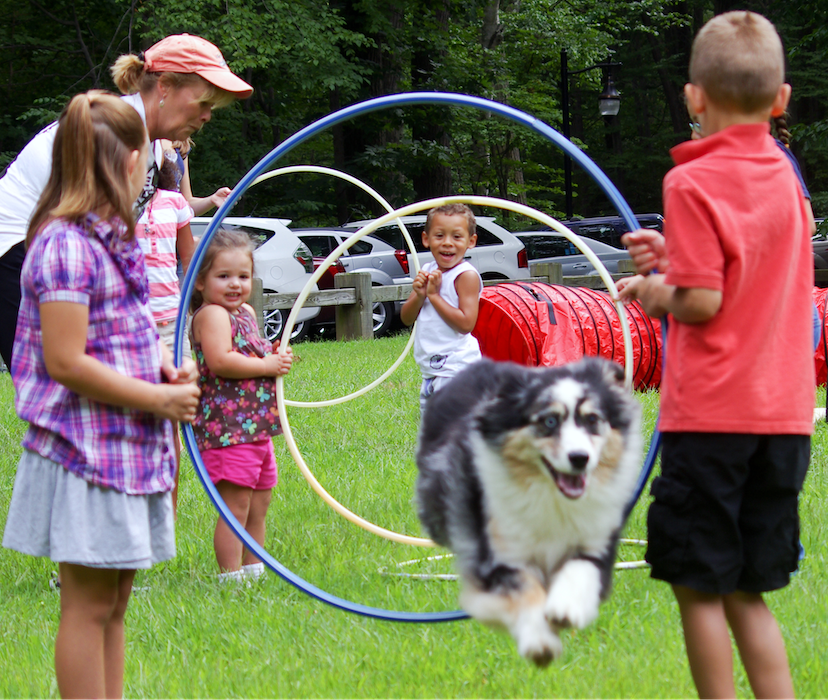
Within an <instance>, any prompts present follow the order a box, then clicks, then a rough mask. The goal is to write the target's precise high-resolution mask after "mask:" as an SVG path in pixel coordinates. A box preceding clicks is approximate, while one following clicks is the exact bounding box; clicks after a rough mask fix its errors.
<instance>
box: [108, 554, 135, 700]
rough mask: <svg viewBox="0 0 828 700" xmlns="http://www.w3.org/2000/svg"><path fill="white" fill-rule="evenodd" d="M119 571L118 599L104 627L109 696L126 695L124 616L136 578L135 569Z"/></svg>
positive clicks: (120, 696)
mask: <svg viewBox="0 0 828 700" xmlns="http://www.w3.org/2000/svg"><path fill="white" fill-rule="evenodd" d="M119 573H120V576H119V578H118V601H117V602H116V603H115V610H114V611H113V612H112V616H111V617H110V618H109V623H108V624H107V626H106V627H105V628H104V672H105V674H106V675H105V678H106V697H108V698H122V697H123V696H124V616H125V615H126V610H127V604H128V603H129V596H130V593H132V581H133V579H134V578H135V571H134V570H131V571H120V572H119Z"/></svg>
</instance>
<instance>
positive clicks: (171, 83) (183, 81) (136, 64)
mask: <svg viewBox="0 0 828 700" xmlns="http://www.w3.org/2000/svg"><path fill="white" fill-rule="evenodd" d="M109 72H110V73H111V74H112V80H113V81H115V85H116V86H117V87H118V89H119V90H120V91H121V93H122V94H124V95H134V94H135V93H136V92H137V93H140V94H141V95H149V94H150V93H152V92H154V91H155V88H156V85H157V84H158V83H159V82H160V83H161V84H162V85H166V86H167V87H169V88H170V89H172V90H180V89H181V88H183V87H187V86H189V85H199V86H201V87H203V88H205V89H206V91H207V92H206V93H205V94H204V98H203V99H204V101H205V102H209V103H210V104H212V105H213V106H214V107H226V106H227V105H229V104H230V103H232V102H233V101H234V100H235V99H236V95H234V94H233V93H232V92H227V90H222V89H221V88H220V87H217V86H215V85H213V84H212V83H209V82H207V81H206V80H204V78H202V77H201V76H199V75H196V74H195V73H172V72H170V71H165V72H163V73H149V72H147V70H146V64H145V63H144V61H143V59H142V58H141V57H140V56H136V55H135V54H125V55H123V56H119V57H118V58H117V59H116V61H115V63H113V64H112V68H110V69H109Z"/></svg>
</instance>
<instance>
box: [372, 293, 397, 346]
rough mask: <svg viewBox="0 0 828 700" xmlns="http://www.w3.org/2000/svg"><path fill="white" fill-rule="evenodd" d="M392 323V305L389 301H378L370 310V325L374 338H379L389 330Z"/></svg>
mask: <svg viewBox="0 0 828 700" xmlns="http://www.w3.org/2000/svg"><path fill="white" fill-rule="evenodd" d="M393 322H394V304H393V302H390V301H378V302H377V303H375V304H374V306H373V307H372V309H371V323H372V325H373V329H374V337H375V338H381V337H382V336H384V335H385V334H386V333H388V330H389V329H390V328H391V324H392V323H393Z"/></svg>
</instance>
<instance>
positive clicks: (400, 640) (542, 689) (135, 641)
mask: <svg viewBox="0 0 828 700" xmlns="http://www.w3.org/2000/svg"><path fill="white" fill-rule="evenodd" d="M405 341H406V336H405V335H401V336H396V337H392V338H385V339H382V340H377V341H357V342H351V343H334V342H317V343H305V344H301V345H298V346H296V348H295V352H296V354H297V355H298V356H299V357H300V358H301V359H300V361H298V362H296V363H295V364H294V369H293V370H292V372H291V374H290V375H289V378H288V380H287V382H286V387H287V390H286V393H287V397H288V398H290V399H298V400H319V399H328V398H333V397H335V396H341V395H343V394H346V393H350V392H351V391H354V390H355V389H358V388H360V387H362V386H363V385H365V384H367V383H368V382H369V381H371V380H372V379H373V378H374V377H376V376H378V375H379V374H380V373H381V372H382V371H383V370H384V369H385V368H386V367H388V366H389V365H390V364H391V363H392V362H393V361H394V359H395V358H396V357H397V355H398V354H399V353H400V351H401V350H402V348H403V346H404V344H405ZM419 384H420V379H419V373H418V370H417V368H416V367H415V366H414V363H413V360H411V359H410V358H408V359H407V360H406V361H405V362H404V363H403V365H402V366H401V367H400V368H399V369H398V370H397V372H396V373H395V374H394V375H392V376H391V378H390V379H388V380H387V381H386V382H384V383H383V384H382V385H380V386H379V387H378V388H376V389H374V390H373V391H371V392H369V393H368V394H367V395H366V396H364V397H361V398H359V399H356V400H354V401H351V402H349V403H347V404H345V405H342V406H335V407H330V408H318V409H317V408H314V409H305V408H291V409H289V418H290V421H291V425H292V426H293V430H294V434H295V436H296V439H297V442H298V444H299V447H300V449H301V450H302V451H303V454H304V455H305V459H306V461H307V462H308V465H309V466H310V468H311V469H312V470H313V472H314V473H315V475H316V477H317V478H318V479H319V481H320V482H321V483H322V485H323V486H324V487H325V488H326V489H327V490H328V491H329V492H330V493H331V494H332V495H333V496H334V497H335V498H336V499H337V500H339V501H340V502H342V503H343V504H344V505H346V506H347V507H348V508H350V509H351V510H353V511H354V512H356V513H357V514H358V515H361V516H362V517H364V518H366V519H368V520H370V521H372V522H375V523H377V524H379V525H382V526H383V527H386V528H388V529H391V530H395V531H397V532H403V533H406V534H411V535H422V532H421V530H420V527H419V523H418V521H417V518H416V515H415V512H414V508H413V504H412V494H413V484H414V480H415V476H416V466H415V464H414V459H413V449H414V444H415V435H416V427H417V420H418V412H419V410H418V401H417V396H418V391H419ZM639 398H640V399H641V401H642V403H643V404H644V407H645V416H646V431H647V434H648V435H649V433H650V432H651V430H652V424H653V421H654V420H655V415H656V412H657V403H658V396H657V394H643V395H639ZM818 400H819V402H820V405H824V402H825V392H824V390H821V391H820V393H819V399H818ZM24 429H25V425H24V424H23V423H22V422H21V421H20V420H19V419H17V417H16V416H15V413H14V406H13V389H12V385H11V381H10V379H9V376H8V374H3V375H0V529H2V527H3V526H4V525H5V519H6V513H7V510H8V502H9V498H10V497H11V491H12V484H13V481H14V473H15V466H16V463H17V460H18V458H19V456H20V451H21V448H20V440H21V438H22V436H23V432H24ZM826 450H828V427H827V426H826V424H824V423H823V424H820V425H818V426H817V429H816V434H815V436H814V441H813V459H812V465H811V471H810V474H809V476H808V479H807V481H806V484H805V489H804V492H803V494H802V498H801V514H802V520H803V532H802V541H803V544H804V546H805V549H806V553H807V554H806V558H805V560H804V562H803V564H802V568H801V571H800V573H799V574H798V575H797V576H795V577H794V579H793V581H792V583H791V585H790V586H788V587H787V588H785V589H784V590H782V591H779V592H776V593H773V594H771V595H769V596H768V598H767V599H768V602H769V604H770V606H771V608H772V610H773V611H774V613H775V614H776V615H777V618H778V619H779V621H780V624H781V626H782V629H783V633H784V636H785V639H786V641H787V645H788V653H789V657H790V662H791V667H792V669H793V675H794V684H795V687H796V691H797V694H798V695H799V696H800V697H826V696H828V659H826V652H825V647H823V644H824V641H825V639H826V638H828V585H826V580H828V579H826V576H825V575H824V571H825V569H826V558H827V557H828V537H826V536H825V530H826V528H828V512H826V511H827V510H828V508H826V502H828V498H827V497H828V484H826V469H825V464H826V459H827V456H826ZM276 452H277V459H278V460H279V465H280V477H279V485H278V486H277V488H276V489H275V490H274V498H273V505H272V506H271V510H270V518H269V526H268V527H269V531H268V537H267V547H268V551H269V552H270V553H271V554H272V555H273V556H274V557H275V558H276V559H277V560H279V561H280V562H281V563H283V564H284V565H285V566H286V567H287V568H289V569H291V570H292V571H294V572H296V573H297V574H298V575H300V576H301V577H303V578H304V579H306V580H307V581H309V582H311V583H313V584H315V585H316V586H319V587H320V588H322V589H324V590H326V591H329V592H331V593H333V594H335V595H338V596H340V597H342V598H346V599H349V600H353V601H357V602H359V603H363V604H366V605H371V606H377V607H383V608H388V609H392V610H406V611H438V610H453V609H455V608H456V605H457V604H456V594H457V589H456V585H457V584H456V583H455V582H453V581H445V580H418V579H412V578H403V577H395V576H390V575H388V573H390V572H400V571H404V572H409V573H450V572H451V563H450V561H447V560H438V561H433V562H422V563H417V564H413V565H408V566H406V567H404V568H401V567H400V566H399V565H398V564H399V563H400V562H404V561H408V560H412V559H420V558H423V557H426V556H428V555H430V554H434V551H433V550H424V549H418V548H415V547H411V546H404V545H398V544H394V543H391V542H388V541H386V540H383V539H380V538H378V537H376V536H375V535H371V534H369V533H366V532H364V531H363V530H361V529H359V528H358V527H356V526H355V525H353V524H351V523H349V522H347V521H345V520H343V519H342V518H341V517H340V516H338V515H336V514H335V513H334V512H333V511H331V510H330V509H329V508H328V506H327V505H325V503H323V501H322V500H321V499H320V498H319V497H318V496H316V494H315V493H314V492H313V491H312V490H311V489H310V487H309V486H308V484H307V483H306V482H305V480H304V479H303V477H302V476H301V474H300V473H299V471H298V469H297V468H296V466H295V464H294V463H293V460H292V458H291V456H290V454H289V453H288V451H287V448H286V446H285V443H284V441H283V440H276ZM647 503H648V498H647V497H646V495H645V497H644V498H642V499H641V501H640V502H639V504H638V505H637V507H636V509H635V510H634V512H633V515H632V517H631V519H630V522H629V523H628V526H627V529H626V532H625V536H627V537H631V538H645V537H646V527H645V514H646V507H647ZM215 518H216V512H215V510H214V508H213V507H212V505H211V503H210V501H209V499H208V497H207V495H206V493H205V491H204V489H203V487H202V485H201V483H200V481H199V479H198V476H197V474H196V473H195V471H194V469H193V467H192V465H191V463H190V462H189V459H187V458H185V460H184V462H183V464H182V474H181V495H180V501H179V519H178V527H177V535H178V538H177V542H178V556H177V557H176V558H175V559H173V560H172V561H170V562H168V563H166V564H164V565H160V566H157V567H155V568H154V569H151V570H150V571H147V572H141V573H139V574H138V577H137V579H136V585H137V586H140V587H143V588H144V589H145V590H139V591H136V592H135V593H134V594H133V597H132V600H131V602H130V608H129V611H128V613H127V649H126V671H125V696H126V697H148V698H165V697H188V698H190V697H192V698H202V697H286V698H288V697H290V698H293V697H296V698H328V697H331V698H333V697H336V698H387V697H394V698H396V697H405V698H432V697H464V698H476V697H481V698H483V697H485V698H489V697H491V698H508V697H584V698H592V697H595V698H601V697H610V698H619V697H658V698H662V697H692V696H694V695H695V691H694V688H693V684H692V681H691V678H690V674H689V671H688V669H687V662H686V659H685V655H684V643H683V639H682V636H681V631H680V622H679V617H678V611H677V607H676V605H675V603H674V601H673V598H672V594H671V593H670V590H669V588H668V586H666V585H665V584H663V583H659V582H656V581H652V580H651V579H650V578H649V576H648V573H647V571H646V570H645V569H631V570H623V571H618V572H617V573H616V576H615V583H614V593H613V595H612V597H611V598H610V600H609V601H608V602H607V603H605V604H604V606H603V608H602V611H601V615H600V617H599V618H598V620H597V621H596V623H595V624H593V625H592V626H591V627H589V628H588V629H586V630H583V631H580V632H569V633H566V634H565V635H564V655H563V658H562V659H561V660H560V661H558V662H556V663H555V664H553V665H552V666H550V667H549V668H548V669H546V670H538V669H536V668H534V667H533V666H532V665H531V664H529V663H528V662H526V661H524V660H523V659H521V658H520V657H519V656H518V655H517V653H516V651H515V648H514V645H513V643H512V642H511V640H510V639H509V638H508V637H506V636H504V635H501V634H498V633H495V632H492V631H490V630H488V629H486V628H484V627H483V626H481V625H479V624H477V623H475V622H473V621H463V622H450V623H442V624H403V623H393V622H383V621H377V620H373V619H367V618H364V617H359V616H356V615H353V614H350V613H345V612H341V611H339V610H336V609H334V608H331V607H328V606H326V605H324V604H322V603H320V602H318V601H316V600H314V599H312V598H310V597H308V596H306V595H305V594H303V593H302V592H300V591H298V590H297V589H295V588H293V587H292V586H291V585H289V584H287V583H285V582H284V581H282V580H281V579H280V578H279V577H278V576H276V575H275V574H272V573H270V572H268V575H266V576H265V577H264V578H263V579H262V580H261V581H259V582H258V583H256V584H255V585H253V586H252V587H249V588H247V587H236V586H219V585H218V584H217V583H216V576H215V575H216V573H217V572H216V564H215V559H214V556H213V549H212V534H213V527H214V523H215ZM621 557H622V559H628V560H636V559H641V558H642V557H643V549H642V548H640V547H637V546H627V547H623V548H622V551H621ZM54 568H56V567H55V565H54V564H52V563H51V562H49V561H45V560H39V559H34V558H32V557H27V556H23V555H19V554H17V553H15V552H11V551H9V550H5V549H0V697H52V696H56V694H57V688H56V684H55V680H54V669H53V665H52V662H53V654H52V649H53V644H54V637H55V632H56V630H57V624H58V617H59V596H58V595H57V594H56V593H54V592H52V591H51V590H50V589H49V578H50V572H51V571H52V570H53V569H54ZM737 692H738V694H739V696H740V697H750V696H751V694H750V689H749V687H748V684H747V680H746V678H745V676H744V673H743V672H742V670H741V667H739V670H738V675H737Z"/></svg>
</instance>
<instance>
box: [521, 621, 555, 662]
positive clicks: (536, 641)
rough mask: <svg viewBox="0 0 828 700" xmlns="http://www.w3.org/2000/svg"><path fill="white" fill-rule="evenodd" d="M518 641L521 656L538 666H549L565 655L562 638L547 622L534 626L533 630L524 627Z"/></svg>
mask: <svg viewBox="0 0 828 700" xmlns="http://www.w3.org/2000/svg"><path fill="white" fill-rule="evenodd" d="M516 641H517V647H518V652H519V653H520V655H521V656H522V657H524V658H526V659H529V661H531V662H532V663H534V664H535V665H536V666H540V667H544V666H548V665H549V664H550V663H551V662H552V661H554V660H555V659H557V658H558V657H560V655H561V654H562V653H563V644H561V639H560V637H558V635H557V634H555V633H554V632H553V631H552V630H551V629H549V626H548V625H547V624H546V622H545V621H544V622H543V624H540V625H533V627H532V629H528V628H526V627H524V628H523V629H522V630H521V633H520V634H519V636H518V638H517V640H516Z"/></svg>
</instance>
